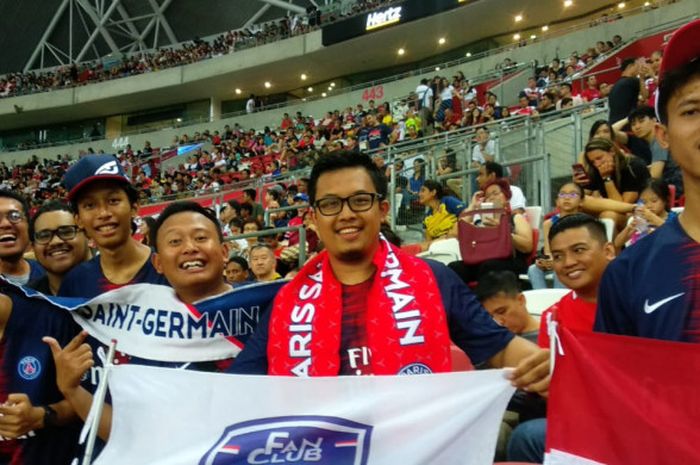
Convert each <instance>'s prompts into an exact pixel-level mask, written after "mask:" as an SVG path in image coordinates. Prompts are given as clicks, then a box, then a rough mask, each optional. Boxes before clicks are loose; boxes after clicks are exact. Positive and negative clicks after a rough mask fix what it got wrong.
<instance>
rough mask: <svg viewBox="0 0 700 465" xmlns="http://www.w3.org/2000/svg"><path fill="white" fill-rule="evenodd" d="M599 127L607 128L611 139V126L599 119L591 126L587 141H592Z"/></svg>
mask: <svg viewBox="0 0 700 465" xmlns="http://www.w3.org/2000/svg"><path fill="white" fill-rule="evenodd" d="M601 126H607V127H608V129H609V130H610V136H611V137H612V135H613V134H614V132H613V128H612V125H611V124H610V123H609V122H608V121H607V120H604V119H599V120H596V121H595V122H594V123H593V126H591V130H590V131H588V139H589V140H590V139H593V136H594V135H595V133H596V132H598V129H599V128H600V127H601Z"/></svg>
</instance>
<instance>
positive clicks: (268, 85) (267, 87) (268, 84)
mask: <svg viewBox="0 0 700 465" xmlns="http://www.w3.org/2000/svg"><path fill="white" fill-rule="evenodd" d="M270 87H272V84H270V81H265V89H269V88H270Z"/></svg>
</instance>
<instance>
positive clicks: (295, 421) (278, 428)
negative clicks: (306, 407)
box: [199, 416, 372, 465]
mask: <svg viewBox="0 0 700 465" xmlns="http://www.w3.org/2000/svg"><path fill="white" fill-rule="evenodd" d="M371 434H372V427H371V426H367V425H363V424H361V423H356V422H354V421H350V420H344V419H342V418H334V417H323V416H294V417H274V418H265V419H262V420H253V421H246V422H243V423H237V424H235V425H231V426H229V427H228V428H226V429H225V430H224V434H223V435H222V436H221V438H220V439H219V440H218V441H217V443H216V444H215V445H214V447H212V448H211V449H210V450H209V451H208V452H207V454H206V455H205V456H204V457H203V458H202V460H200V461H199V465H243V464H251V465H253V464H263V463H265V464H272V463H274V464H310V463H313V464H315V465H366V463H367V458H368V457H369V445H370V436H371Z"/></svg>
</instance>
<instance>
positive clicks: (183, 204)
mask: <svg viewBox="0 0 700 465" xmlns="http://www.w3.org/2000/svg"><path fill="white" fill-rule="evenodd" d="M184 212H193V213H199V214H200V215H202V216H204V217H205V218H206V219H208V220H209V221H211V222H212V223H213V224H214V227H215V228H216V235H217V236H218V237H219V241H221V242H224V236H223V234H222V233H221V228H220V227H219V220H218V219H217V218H216V214H215V213H214V212H213V211H212V210H211V209H209V208H204V207H203V206H201V205H200V204H198V203H197V202H191V201H179V202H173V203H171V204H170V205H168V206H167V207H165V210H163V211H162V212H161V213H160V215H159V216H158V220H157V221H156V224H155V226H154V227H153V229H151V238H152V239H153V243H152V246H153V248H154V249H155V251H156V252H157V251H158V241H157V240H156V238H157V237H158V231H159V230H160V228H161V227H162V226H163V223H165V221H166V220H167V219H168V218H170V217H171V216H173V215H177V214H178V213H184Z"/></svg>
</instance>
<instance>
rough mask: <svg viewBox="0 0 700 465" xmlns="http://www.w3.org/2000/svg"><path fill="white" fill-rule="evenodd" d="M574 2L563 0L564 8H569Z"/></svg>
mask: <svg viewBox="0 0 700 465" xmlns="http://www.w3.org/2000/svg"><path fill="white" fill-rule="evenodd" d="M573 4H574V1H573V0H564V8H569V7H570V6H572V5H573Z"/></svg>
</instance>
